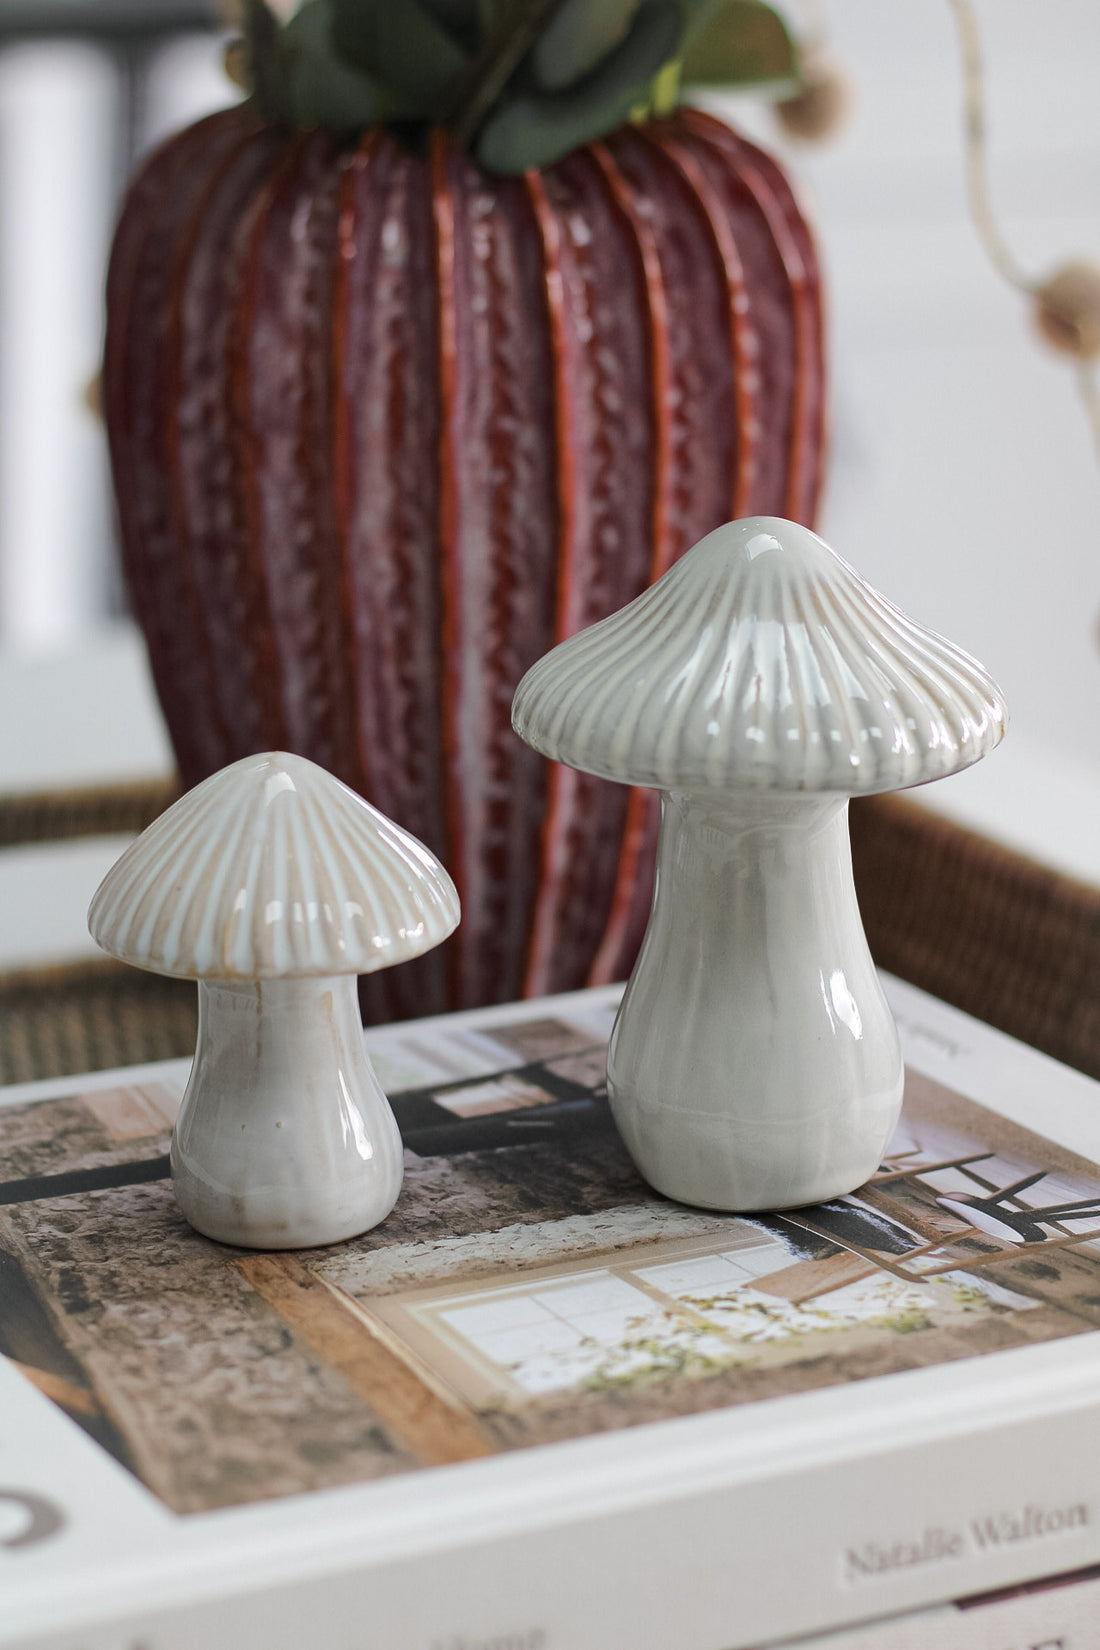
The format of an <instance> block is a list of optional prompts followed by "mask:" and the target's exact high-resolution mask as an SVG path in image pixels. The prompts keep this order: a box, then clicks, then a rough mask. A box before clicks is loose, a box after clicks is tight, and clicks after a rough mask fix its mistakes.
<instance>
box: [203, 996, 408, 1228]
mask: <svg viewBox="0 0 1100 1650" xmlns="http://www.w3.org/2000/svg"><path fill="white" fill-rule="evenodd" d="M401 1178H402V1147H401V1136H400V1134H399V1132H398V1128H397V1123H396V1121H395V1119H394V1115H393V1112H392V1111H391V1110H390V1106H389V1102H388V1101H387V1099H386V1096H385V1094H384V1093H383V1091H382V1088H381V1085H380V1084H379V1082H378V1079H377V1078H376V1077H375V1075H374V1071H373V1070H372V1068H371V1064H370V1061H369V1059H368V1058H367V1054H366V1051H365V1049H364V1046H363V1028H362V1025H361V1024H360V1020H359V1002H358V997H357V994H356V988H355V976H354V975H351V974H344V975H338V976H335V977H333V978H330V979H316V978H309V979H292V980H264V981H259V982H256V983H255V984H253V983H247V982H234V983H231V984H230V983H226V984H221V983H216V982H208V981H203V982H201V983H200V985H199V1035H198V1043H197V1045H196V1048H195V1063H194V1066H193V1067H192V1071H191V1078H190V1081H189V1083H188V1085H187V1089H186V1092H185V1093H184V1096H183V1101H182V1104H181V1106H180V1113H179V1118H178V1120H177V1122H176V1127H175V1131H174V1133H173V1136H172V1180H173V1185H174V1187H175V1193H176V1198H177V1200H178V1202H179V1206H180V1208H181V1209H182V1211H183V1213H184V1215H185V1216H186V1217H187V1219H188V1220H189V1221H190V1222H191V1224H192V1226H194V1227H196V1228H197V1230H198V1231H200V1232H203V1233H205V1235H206V1236H207V1237H211V1238H216V1239H218V1241H219V1242H221V1243H232V1244H238V1245H241V1246H243V1247H245V1248H251V1249H299V1248H305V1247H309V1246H311V1245H313V1244H318V1243H337V1242H339V1241H340V1240H341V1239H342V1238H347V1237H354V1236H355V1235H356V1234H357V1233H359V1232H365V1231H368V1230H369V1229H370V1227H372V1226H376V1225H377V1224H378V1222H379V1221H380V1220H384V1219H385V1217H386V1216H387V1215H388V1214H389V1212H390V1210H391V1209H392V1208H393V1206H394V1204H395V1202H396V1201H397V1194H398V1193H399V1191H400V1190H401Z"/></svg>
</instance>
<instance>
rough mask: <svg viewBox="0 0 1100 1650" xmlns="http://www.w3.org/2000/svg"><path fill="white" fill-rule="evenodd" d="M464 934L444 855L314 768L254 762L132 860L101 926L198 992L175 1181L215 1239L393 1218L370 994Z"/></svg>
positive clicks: (125, 955)
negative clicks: (380, 974)
mask: <svg viewBox="0 0 1100 1650" xmlns="http://www.w3.org/2000/svg"><path fill="white" fill-rule="evenodd" d="M458 920H459V906H458V896H457V894H456V893H455V889H454V884H453V883H452V882H451V879H450V877H449V876H448V875H447V873H446V871H444V869H443V868H442V866H441V865H440V864H439V863H438V861H437V860H436V859H435V858H434V857H433V855H431V854H430V853H429V852H428V850H427V849H426V848H425V847H424V846H423V845H422V844H421V843H420V842H418V841H417V840H416V838H415V837H412V836H410V835H409V834H408V833H407V832H406V831H402V830H400V829H399V828H398V827H397V826H396V825H394V824H393V823H392V822H391V821H390V820H388V819H386V818H385V817H384V816H383V815H382V814H380V813H378V812H377V810H376V809H374V808H372V807H370V805H369V804H368V803H366V802H364V801H363V800H362V798H361V797H358V796H356V795H355V793H354V792H353V791H350V790H349V789H348V788H347V786H346V785H342V784H340V782H339V781H338V780H336V779H333V778H332V776H331V775H330V774H328V773H326V772H325V771H324V769H322V768H319V767H317V766H316V765H315V764H314V763H312V762H307V761H306V760H305V759H304V758H303V757H300V756H289V755H286V754H284V753H282V752H273V753H268V754H266V755H262V756H250V757H246V758H245V759H244V760H243V761H241V762H234V763H233V764H232V766H231V767H228V768H223V769H222V771H221V772H220V773H216V774H214V775H213V776H212V777H211V778H210V779H207V780H205V781H204V782H203V783H202V784H201V785H198V786H196V787H195V789H194V790H193V791H189V792H188V794H187V795H186V796H184V797H182V798H181V799H180V801H178V802H177V803H176V804H175V805H174V806H173V807H171V808H169V809H168V811H167V813H165V814H162V815H161V817H160V818H159V819H158V820H156V821H155V822H154V823H153V824H152V825H150V826H149V828H148V830H147V831H145V832H144V833H143V834H142V835H141V836H140V837H139V838H138V839H137V841H136V842H134V843H132V844H131V845H130V847H129V848H128V849H127V850H126V852H125V853H124V854H123V855H122V858H121V859H120V860H119V861H118V862H117V864H115V865H114V866H113V867H112V869H111V870H110V871H109V872H108V874H107V876H106V877H105V879H104V881H103V882H102V884H101V885H100V887H99V890H98V892H97V893H96V895H95V898H94V899H93V900H92V904H91V909H90V911H89V913H88V926H89V927H90V929H91V931H92V935H93V937H94V938H95V940H96V941H97V942H98V944H99V945H101V946H102V947H103V949H104V950H105V951H109V952H110V953H111V955H112V956H115V957H119V958H121V960H122V961H123V962H127V963H133V964H134V966H135V967H137V968H148V969H151V970H152V971H153V972H155V973H158V974H169V975H175V976H177V977H181V978H184V979H193V980H197V981H198V984H199V1033H198V1043H197V1046H196V1049H195V1062H194V1065H193V1067H192V1071H191V1078H190V1081H189V1083H188V1085H187V1089H186V1092H185V1094H184V1096H183V1101H182V1104H181V1107H180V1114H179V1119H178V1121H177V1123H176V1128H175V1133H174V1134H173V1137H172V1179H173V1183H174V1185H175V1191H176V1197H177V1200H178V1202H179V1205H180V1208H181V1209H182V1211H183V1213H184V1214H185V1215H186V1217H187V1219H188V1220H189V1221H190V1222H191V1224H192V1225H193V1226H195V1227H197V1229H198V1230H199V1231H200V1232H204V1233H205V1234H206V1235H207V1236H208V1237H212V1238H218V1239H219V1240H220V1241H221V1242H223V1243H235V1244H241V1245H243V1246H245V1247H248V1248H256V1249H272V1248H277V1249H288V1248H302V1247H305V1246H307V1245H311V1244H317V1243H335V1242H337V1241H338V1240H339V1239H341V1238H346V1237H351V1236H353V1235H355V1234H356V1233H358V1232H364V1231H367V1230H368V1229H369V1228H370V1227H371V1226H375V1225H377V1223H378V1222H379V1221H380V1220H383V1219H384V1218H385V1217H386V1215H387V1214H389V1212H390V1210H391V1209H392V1208H393V1205H394V1203H395V1201H396V1199H397V1194H398V1192H399V1191H400V1189H401V1178H402V1148H401V1137H400V1134H399V1132H398V1128H397V1123H396V1121H395V1119H394V1116H393V1113H392V1111H391V1110H390V1107H389V1103H388V1101H387V1100H386V1097H385V1095H384V1094H383V1092H382V1089H381V1086H380V1085H379V1083H378V1080H377V1078H376V1077H375V1075H374V1072H373V1071H372V1069H371V1065H370V1061H369V1059H368V1057H367V1054H366V1051H365V1049H364V1046H363V1030H362V1026H361V1024H360V1020H359V1007H358V999H357V996H356V986H355V980H356V975H358V974H369V973H372V972H373V971H374V970H375V969H379V968H388V967H389V966H390V965H391V964H393V963H399V962H404V961H405V960H406V959H407V958H410V957H416V956H419V955H420V954H421V953H422V952H424V951H428V950H430V949H431V947H432V946H434V945H438V944H439V942H440V941H441V940H444V939H446V937H447V935H448V934H450V933H451V932H452V931H453V929H454V928H455V927H456V925H457V923H458Z"/></svg>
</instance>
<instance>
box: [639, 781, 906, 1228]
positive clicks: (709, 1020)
mask: <svg viewBox="0 0 1100 1650" xmlns="http://www.w3.org/2000/svg"><path fill="white" fill-rule="evenodd" d="M661 801H662V811H661V836H660V847H659V852H658V866H657V886H656V892H655V894H654V901H653V909H652V912H651V915H650V920H649V927H648V928H647V930H646V936H645V942H644V944H643V946H642V951H641V955H640V956H639V958H638V962H637V964H636V966H635V969H634V973H633V974H632V976H631V979H630V983H629V985H628V987H627V990H626V995H625V997H624V998H623V1002H622V1006H621V1008H620V1010H619V1014H618V1018H617V1020H616V1022H615V1029H614V1032H613V1034H612V1039H611V1048H610V1052H609V1057H608V1088H609V1092H610V1096H611V1105H612V1110H613V1111H614V1115H615V1120H616V1122H617V1124H618V1126H619V1129H620V1131H621V1133H622V1135H623V1138H624V1140H625V1141H626V1144H627V1146H628V1148H629V1150H630V1152H631V1154H632V1156H633V1157H634V1160H635V1162H636V1163H637V1164H638V1166H639V1168H640V1169H641V1171H642V1173H643V1174H644V1175H645V1176H646V1178H647V1179H648V1180H649V1181H650V1182H651V1184H652V1185H654V1186H655V1187H656V1188H657V1189H658V1190H659V1191H662V1192H665V1193H666V1194H667V1195H668V1196H670V1197H675V1198H680V1199H681V1200H682V1201H684V1202H688V1203H695V1204H701V1205H702V1206H704V1207H706V1208H714V1209H766V1208H773V1209H774V1208H791V1207H794V1206H797V1205H799V1204H802V1203H810V1202H815V1201H819V1200H821V1199H822V1198H828V1197H832V1196H836V1195H838V1194H839V1193H841V1192H848V1191H850V1190H851V1189H852V1187H853V1186H856V1185H859V1184H860V1183H861V1182H862V1181H863V1180H865V1179H866V1178H867V1177H868V1176H869V1175H870V1174H872V1173H873V1172H874V1170H875V1169H876V1168H877V1167H878V1164H879V1162H880V1160H881V1156H882V1153H883V1151H884V1150H885V1147H886V1145H887V1143H888V1141H889V1139H890V1136H891V1134H892V1133H893V1130H894V1127H895V1125H896V1122H897V1118H898V1114H899V1111H900V1108H901V1091H902V1081H903V1071H902V1062H901V1052H900V1048H899V1044H898V1036H897V1030H896V1028H895V1026H894V1022H893V1019H892V1017H891V1014H890V1010H889V1008H888V1007H887V1004H886V999H885V997H884V996H883V993H882V988H881V986H880V985H879V981H878V976H877V974H876V973H875V967H874V964H873V962H872V961H871V955H870V952H869V951H868V949H867V941H866V939H865V937H864V933H863V925H862V923H861V921H860V916H859V908H858V905H857V903H856V894H855V886H854V883H853V880H852V856H851V848H850V845H849V840H848V804H847V801H846V799H843V798H840V797H837V796H821V795H818V796H812V795H809V796H808V795H805V794H782V795H780V794H776V793H775V792H769V793H757V794H753V793H751V792H744V791H743V792H739V793H735V794H733V795H721V796H715V795H709V794H708V795H703V794H700V793H695V794H688V793H687V792H684V791H669V792H665V793H662V798H661Z"/></svg>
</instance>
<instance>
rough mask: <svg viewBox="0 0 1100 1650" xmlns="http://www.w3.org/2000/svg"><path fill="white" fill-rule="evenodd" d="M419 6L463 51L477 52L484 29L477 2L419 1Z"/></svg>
mask: <svg viewBox="0 0 1100 1650" xmlns="http://www.w3.org/2000/svg"><path fill="white" fill-rule="evenodd" d="M420 4H421V5H422V6H423V8H424V10H425V11H426V12H427V13H428V14H429V15H430V16H431V17H434V18H435V20H436V22H437V23H441V24H442V25H443V27H444V28H445V29H446V30H447V32H448V34H449V35H450V36H451V38H452V39H453V40H455V41H457V43H458V44H459V45H460V46H461V47H462V49H463V51H467V52H475V51H476V50H477V48H478V46H479V44H480V43H481V35H482V30H483V28H484V19H483V17H482V14H481V5H480V4H479V3H478V0H420Z"/></svg>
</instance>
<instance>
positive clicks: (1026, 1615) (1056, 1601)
mask: <svg viewBox="0 0 1100 1650" xmlns="http://www.w3.org/2000/svg"><path fill="white" fill-rule="evenodd" d="M932 1646H934V1647H935V1650H1100V1569H1098V1567H1097V1566H1096V1565H1093V1566H1092V1567H1091V1568H1090V1569H1088V1570H1079V1571H1075V1572H1074V1573H1073V1574H1072V1575H1068V1576H1055V1577H1051V1578H1047V1579H1046V1580H1043V1581H1033V1582H1025V1583H1024V1584H1023V1585H1021V1586H1019V1587H1009V1588H1004V1589H1002V1590H1001V1591H1000V1592H996V1593H982V1594H979V1595H978V1596H977V1597H974V1598H965V1599H957V1600H955V1601H954V1602H953V1603H951V1604H943V1605H938V1604H937V1605H933V1606H932V1607H931V1609H928V1610H914V1611H911V1612H909V1613H908V1614H906V1615H904V1616H889V1617H887V1618H886V1619H885V1620H883V1619H880V1620H878V1621H874V1622H867V1623H864V1625H862V1626H860V1627H852V1628H843V1627H842V1628H841V1629H840V1630H839V1631H837V1632H827V1633H815V1634H814V1635H813V1636H812V1637H811V1638H798V1639H785V1640H784V1641H783V1643H782V1644H781V1645H776V1646H774V1650H930V1647H932Z"/></svg>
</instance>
